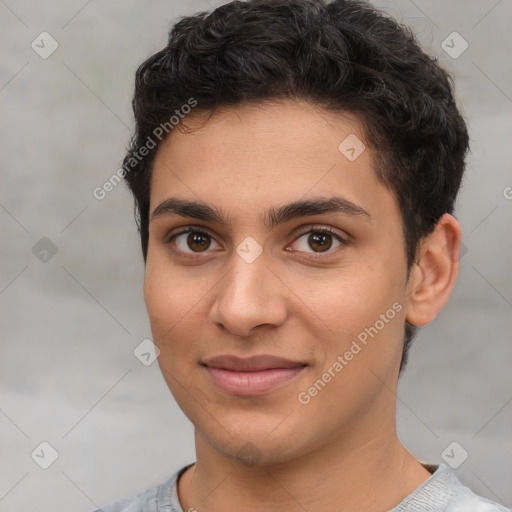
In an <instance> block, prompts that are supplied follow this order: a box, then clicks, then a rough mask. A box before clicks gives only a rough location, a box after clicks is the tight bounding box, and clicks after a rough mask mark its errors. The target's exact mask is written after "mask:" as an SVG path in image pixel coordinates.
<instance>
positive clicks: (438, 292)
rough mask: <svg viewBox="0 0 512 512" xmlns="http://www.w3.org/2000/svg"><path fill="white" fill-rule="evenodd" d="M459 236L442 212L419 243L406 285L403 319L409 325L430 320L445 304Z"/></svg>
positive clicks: (451, 219) (454, 276) (452, 281)
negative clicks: (431, 228)
mask: <svg viewBox="0 0 512 512" xmlns="http://www.w3.org/2000/svg"><path fill="white" fill-rule="evenodd" d="M461 238H462V234H461V229H460V225H459V223H458V221H457V219H455V217H453V216H452V215H450V214H448V213H445V214H444V215H443V216H442V217H441V218H440V219H439V222H438V223H437V225H436V227H435V229H434V231H433V232H432V233H431V234H430V235H428V236H427V237H426V238H425V239H424V240H423V241H422V242H421V244H420V246H419V248H418V255H417V258H416V262H415V263H414V264H413V267H412V268H411V273H410V276H409V281H408V284H407V301H406V302H407V307H406V320H407V321H408V322H410V323H411V324H413V325H417V326H422V325H426V324H428V323H430V322H431V321H432V320H434V318H435V317H436V316H437V314H438V313H439V311H441V309H443V307H444V305H445V304H446V302H447V300H448V297H449V296H450V294H451V292H452V290H453V288H454V286H455V282H456V280H457V274H458V270H459V248H460V243H461Z"/></svg>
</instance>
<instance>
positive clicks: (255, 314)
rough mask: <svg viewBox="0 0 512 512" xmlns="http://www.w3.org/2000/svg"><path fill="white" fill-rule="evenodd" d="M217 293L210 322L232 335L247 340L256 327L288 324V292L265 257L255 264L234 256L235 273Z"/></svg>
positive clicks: (232, 269)
mask: <svg viewBox="0 0 512 512" xmlns="http://www.w3.org/2000/svg"><path fill="white" fill-rule="evenodd" d="M216 289H217V294H216V296H215V299H214V301H213V303H212V307H211V311H210V321H211V322H212V323H214V324H216V325H217V326H218V327H220V328H223V329H225V330H227V331H229V332H230V333H231V334H234V335H237V336H244V337H247V336H250V335H251V334H252V333H253V331H254V330H255V329H256V327H259V326H262V325H265V326H273V327H279V326H280V325H282V324H283V323H284V322H285V320H286V317H287V314H288V313H287V297H286V290H287V289H286V286H285V285H284V284H283V282H282V281H281V280H280V279H279V278H278V277H277V276H276V273H275V271H273V270H272V269H271V268H270V267H269V264H268V261H267V259H266V258H265V254H264V253H263V254H261V255H260V256H259V257H258V258H257V259H256V260H255V261H253V262H251V263H248V262H246V261H245V260H244V259H242V258H241V257H240V256H239V255H238V254H237V253H234V254H233V263H232V267H231V270H230V271H229V272H228V273H227V274H226V276H225V277H224V278H223V279H222V280H221V282H220V283H219V285H218V287H217V288H216Z"/></svg>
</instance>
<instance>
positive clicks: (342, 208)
mask: <svg viewBox="0 0 512 512" xmlns="http://www.w3.org/2000/svg"><path fill="white" fill-rule="evenodd" d="M326 213H342V214H344V215H348V216H351V217H356V216H361V217H364V218H366V219H367V220H368V221H370V222H371V215H370V214H369V213H368V212H367V211H366V210H364V209H363V208H362V207H361V206H358V205H356V204H354V203H352V202H351V201H349V200H347V199H345V198H343V197H331V198H328V199H325V198H313V199H309V200H304V201H295V202H293V203H289V204H285V205H283V206H279V207H278V208H270V209H268V210H267V211H265V212H264V213H263V214H262V216H261V219H262V222H263V224H264V225H265V227H266V228H268V229H272V228H274V227H275V226H277V225H279V224H282V223H285V222H288V221H290V220H292V219H295V218H297V217H306V216H313V215H322V214H326ZM165 215H180V216H182V217H190V218H194V219H197V220H202V221H205V222H214V223H217V224H221V225H224V226H226V225H228V224H229V216H228V215H227V214H226V213H225V212H224V211H223V210H222V209H220V208H217V207H215V206H212V205H209V204H207V203H204V202H202V201H190V200H186V199H178V198H176V197H170V198H169V199H166V200H165V201H163V202H162V203H160V204H159V205H158V206H157V207H156V208H155V209H154V210H153V213H152V215H151V219H152V220H153V219H155V218H158V217H163V216H165Z"/></svg>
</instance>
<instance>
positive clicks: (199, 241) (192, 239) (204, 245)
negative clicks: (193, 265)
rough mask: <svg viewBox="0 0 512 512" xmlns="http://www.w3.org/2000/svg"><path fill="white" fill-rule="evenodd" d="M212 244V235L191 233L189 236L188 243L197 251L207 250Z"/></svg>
mask: <svg viewBox="0 0 512 512" xmlns="http://www.w3.org/2000/svg"><path fill="white" fill-rule="evenodd" d="M210 244H211V240H210V237H209V236H207V235H204V234H202V233H190V234H189V235H188V236H187V245H188V246H189V247H190V248H191V249H192V250H193V251H195V252H201V251H205V250H206V249H208V247H210ZM196 249H197V250H196Z"/></svg>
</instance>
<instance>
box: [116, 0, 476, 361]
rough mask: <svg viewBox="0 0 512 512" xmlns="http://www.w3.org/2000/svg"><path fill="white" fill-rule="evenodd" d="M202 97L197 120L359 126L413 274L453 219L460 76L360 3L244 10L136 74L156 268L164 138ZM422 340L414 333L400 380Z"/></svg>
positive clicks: (459, 152)
mask: <svg viewBox="0 0 512 512" xmlns="http://www.w3.org/2000/svg"><path fill="white" fill-rule="evenodd" d="M191 98H192V99H193V101H194V106H195V107H194V112H196V111H197V112H201V111H202V112H206V113H210V116H211V115H213V113H214V112H215V110H216V109H217V108H221V107H229V106H237V105H243V104H247V103H251V102H252V103H255V102H256V103H257V102H262V101H265V100H267V99H268V100H270V99H280V98H295V99H303V100H307V101H309V102H311V103H313V104H315V105H318V106H320V107H323V108H324V109H326V110H327V111H330V112H340V113H350V114H353V115H355V116H356V117H357V119H358V120H359V121H360V122H361V123H362V126H363V129H364V135H365V143H367V144H368V145H370V146H371V147H373V148H375V149H376V150H377V151H376V154H377V157H376V160H377V161H376V162H375V172H376V174H377V177H378V179H379V180H380V181H381V182H382V183H383V184H384V185H385V186H387V187H388V189H389V190H390V191H391V192H392V193H393V194H394V196H395V198H396V200H397V202H398V205H399V207H400V211H401V215H402V219H403V233H404V241H405V250H406V257H407V264H408V272H409V271H410V268H411V266H412V264H413V263H414V261H415V257H416V251H417V247H418V244H419V242H420V241H421V239H422V238H424V237H425V236H427V235H428V234H430V233H431V232H432V231H433V229H434V227H435V226H436V224H437V221H438V220H439V218H440V217H441V216H442V215H443V214H444V213H453V209H454V204H455V200H456V196H457V193H458V190H459V188H460V184H461V179H462V175H463V172H464V168H465V156H466V153H467V151H468V148H469V138H468V133H467V128H466V124H465V122H464V120H463V118H462V116H461V114H460V112H459V111H458V109H457V106H456V102H455V98H454V91H453V79H452V77H451V76H450V75H449V74H448V73H447V72H446V71H445V70H444V69H443V68H441V67H440V66H439V64H438V62H437V59H436V58H432V57H430V56H428V55H427V54H426V53H424V52H423V51H422V49H421V47H420V45H419V43H418V42H417V40H416V38H415V37H414V35H413V33H412V31H411V30H410V29H409V28H407V27H405V26H403V25H401V24H399V23H398V22H397V21H396V20H395V19H393V18H392V17H390V16H388V15H387V14H385V13H383V12H381V11H379V10H377V9H376V8H374V7H373V6H372V5H371V4H370V3H369V2H365V1H360V0H333V1H328V0H250V1H247V2H242V1H232V2H229V3H226V4H224V5H222V6H220V7H218V8H217V9H215V10H214V11H212V12H200V13H197V14H195V15H193V16H188V17H182V18H181V19H180V20H179V21H178V22H177V23H175V24H174V26H173V27H172V28H171V30H170V33H169V38H168V43H167V45H166V46H165V48H163V49H162V50H160V51H159V52H157V53H155V54H154V55H152V56H151V57H149V58H148V59H147V60H146V61H145V62H143V63H142V64H141V65H140V67H139V68H138V70H137V72H136V81H135V94H134V98H133V102H132V106H133V111H134V114H135V132H134V135H133V137H132V139H131V142H130V146H129V149H128V151H127V154H126V156H125V158H124V160H123V170H124V178H125V180H126V182H127V184H128V186H129V187H130V189H131V191H132V193H133V196H134V199H135V215H136V220H137V225H138V229H139V232H140V237H141V243H142V252H143V256H144V260H146V256H147V249H148V224H149V190H150V180H151V173H152V165H153V161H154V157H155V154H156V152H157V149H158V147H159V145H160V143H161V142H162V140H165V137H162V136H161V135H162V134H163V131H162V129H161V127H162V126H164V127H166V129H165V132H166V134H167V133H169V132H170V128H172V126H170V124H172V123H170V122H169V120H170V119H171V118H172V117H174V118H175V119H177V120H178V121H180V119H179V118H178V117H177V116H176V115H175V114H179V117H180V118H183V114H182V112H185V113H186V112H188V111H189V110H190V107H188V110H186V109H185V108H184V106H185V105H189V104H191ZM159 127H160V128H159ZM155 139H156V140H155ZM149 141H151V142H152V144H151V146H150V145H149V144H148V142H149ZM148 147H150V148H152V149H151V151H148ZM415 333H416V327H415V326H413V325H411V324H409V323H408V322H406V324H405V330H404V349H403V355H402V361H401V365H400V371H402V369H403V367H404V366H405V363H406V361H407V354H408V349H409V347H410V345H411V342H412V340H413V338H414V336H415Z"/></svg>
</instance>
